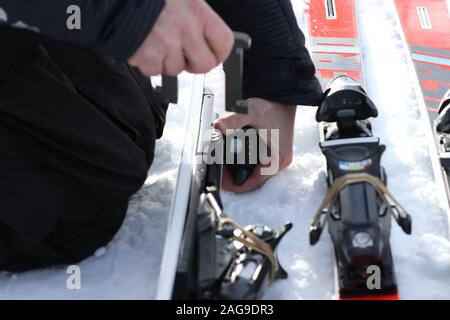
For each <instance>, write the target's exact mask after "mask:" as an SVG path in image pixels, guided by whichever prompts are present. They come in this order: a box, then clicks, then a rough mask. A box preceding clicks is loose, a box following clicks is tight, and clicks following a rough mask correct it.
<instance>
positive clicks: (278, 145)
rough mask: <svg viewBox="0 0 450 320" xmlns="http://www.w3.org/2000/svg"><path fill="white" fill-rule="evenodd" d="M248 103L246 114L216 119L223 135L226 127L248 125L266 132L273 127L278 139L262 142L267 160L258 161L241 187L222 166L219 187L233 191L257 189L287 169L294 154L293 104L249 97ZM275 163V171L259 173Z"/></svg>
mask: <svg viewBox="0 0 450 320" xmlns="http://www.w3.org/2000/svg"><path fill="white" fill-rule="evenodd" d="M248 102H249V106H248V114H239V113H231V114H229V115H226V116H224V117H222V118H220V119H218V120H217V121H216V122H215V124H214V127H215V128H216V129H218V130H220V131H221V132H222V133H224V134H225V133H226V131H227V130H237V129H240V128H243V127H245V126H251V127H253V128H254V129H267V130H268V131H269V133H270V132H272V130H279V131H278V132H279V141H276V140H275V141H272V140H273V139H271V138H269V139H267V141H265V142H266V144H267V147H268V148H269V150H270V153H269V154H270V163H269V164H258V165H257V166H256V168H255V170H254V171H253V174H252V175H251V176H250V178H249V179H248V180H247V181H246V182H245V183H244V184H243V185H241V186H237V185H235V184H234V182H233V178H232V177H231V174H230V172H229V171H228V169H227V166H226V165H225V170H224V173H223V180H222V187H223V188H224V189H225V190H228V191H232V192H236V193H244V192H249V191H252V190H255V189H257V188H259V187H260V186H262V185H263V184H264V183H265V182H266V181H267V180H268V179H270V178H271V177H272V176H274V175H276V174H277V173H278V172H279V171H281V170H283V169H285V168H287V167H288V166H289V165H290V164H291V162H292V157H293V144H294V122H295V113H296V106H289V105H284V104H281V103H277V102H273V101H268V100H264V99H260V98H251V99H249V100H248ZM272 136H273V135H272ZM274 163H276V166H275V168H276V170H275V171H274V172H271V173H270V174H262V170H264V168H268V167H271V166H272V167H273V165H274Z"/></svg>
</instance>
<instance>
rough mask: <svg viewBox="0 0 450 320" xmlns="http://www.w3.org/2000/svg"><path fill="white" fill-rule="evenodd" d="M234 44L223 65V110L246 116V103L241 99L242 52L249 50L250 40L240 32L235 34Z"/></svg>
mask: <svg viewBox="0 0 450 320" xmlns="http://www.w3.org/2000/svg"><path fill="white" fill-rule="evenodd" d="M234 37H235V44H234V48H233V51H232V52H231V54H230V56H229V57H228V59H227V60H226V61H225V62H224V63H223V69H224V71H225V109H226V110H227V111H229V112H238V113H244V114H246V113H247V112H248V111H247V107H248V105H247V101H245V100H243V98H242V91H243V90H242V77H243V73H244V50H247V49H249V48H250V46H251V43H252V39H251V38H250V36H249V35H247V34H245V33H242V32H235V33H234Z"/></svg>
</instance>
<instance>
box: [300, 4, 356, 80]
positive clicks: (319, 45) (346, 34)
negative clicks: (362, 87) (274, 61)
mask: <svg viewBox="0 0 450 320" xmlns="http://www.w3.org/2000/svg"><path fill="white" fill-rule="evenodd" d="M306 21H307V24H308V29H309V34H310V43H311V53H312V56H313V60H314V64H315V66H316V68H317V73H318V77H319V79H320V82H321V83H322V87H324V88H325V87H326V86H327V84H328V83H329V81H330V80H331V79H333V78H334V77H336V76H338V75H342V74H345V75H348V76H350V77H352V78H354V79H355V80H357V81H358V82H360V83H362V84H364V81H363V74H362V66H361V50H360V45H359V37H358V24H357V18H356V6H355V0H311V2H310V8H309V10H308V12H307V19H306Z"/></svg>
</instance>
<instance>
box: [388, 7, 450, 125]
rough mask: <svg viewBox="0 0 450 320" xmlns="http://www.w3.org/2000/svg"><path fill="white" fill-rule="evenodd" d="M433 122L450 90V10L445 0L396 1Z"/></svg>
mask: <svg viewBox="0 0 450 320" xmlns="http://www.w3.org/2000/svg"><path fill="white" fill-rule="evenodd" d="M395 5H396V7H397V12H398V15H399V18H400V22H401V24H402V27H403V32H404V33H405V37H406V41H407V43H408V47H409V50H410V52H411V58H412V60H413V62H414V65H415V69H416V72H417V76H418V78H419V81H420V86H421V89H422V92H423V96H424V99H425V103H426V106H427V109H428V114H429V117H430V120H431V121H432V122H433V121H434V120H435V119H436V116H437V111H438V107H439V102H440V101H441V99H442V97H443V96H444V94H445V92H446V91H447V90H448V89H449V88H450V8H448V7H447V3H446V0H395Z"/></svg>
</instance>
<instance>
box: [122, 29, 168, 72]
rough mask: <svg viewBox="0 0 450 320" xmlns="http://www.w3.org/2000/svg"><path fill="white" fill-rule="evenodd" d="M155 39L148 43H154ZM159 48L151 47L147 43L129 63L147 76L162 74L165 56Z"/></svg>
mask: <svg viewBox="0 0 450 320" xmlns="http://www.w3.org/2000/svg"><path fill="white" fill-rule="evenodd" d="M153 38H154V37H152V38H151V40H148V41H153ZM157 47H158V46H149V45H148V43H147V41H146V42H145V43H144V44H143V45H142V46H141V47H140V48H139V49H138V51H137V52H136V54H134V55H133V57H131V58H130V59H129V61H128V62H129V63H130V64H131V65H132V66H135V67H137V68H138V69H139V70H140V71H141V72H142V73H143V74H144V75H146V76H156V75H160V74H162V72H163V60H164V55H163V54H162V52H161V51H160V50H158V49H157Z"/></svg>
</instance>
